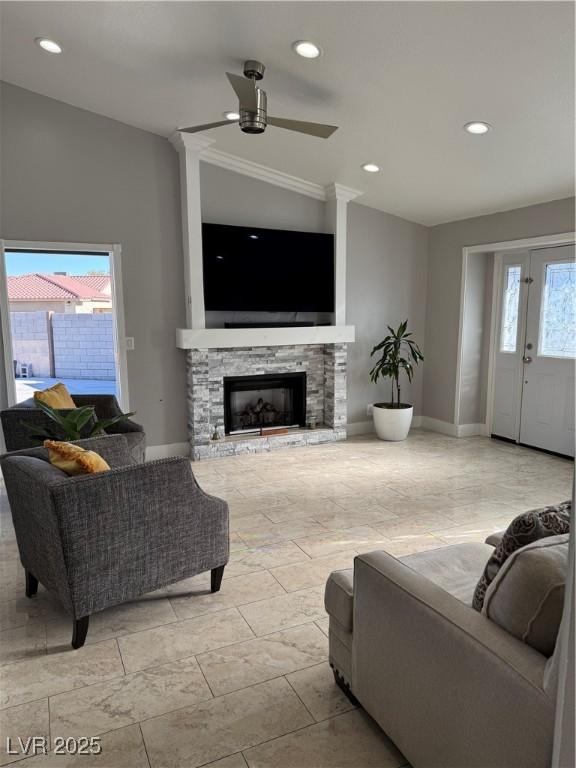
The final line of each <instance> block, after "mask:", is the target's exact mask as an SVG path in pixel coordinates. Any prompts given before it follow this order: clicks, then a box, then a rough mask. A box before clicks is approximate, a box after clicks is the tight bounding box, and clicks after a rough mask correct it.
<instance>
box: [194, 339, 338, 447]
mask: <svg viewBox="0 0 576 768" xmlns="http://www.w3.org/2000/svg"><path fill="white" fill-rule="evenodd" d="M247 393H248V394H247ZM259 401H262V402H261V403H259ZM187 402H188V438H189V441H190V447H191V454H192V458H193V459H194V460H198V459H204V458H213V457H217V456H230V455H234V454H240V453H250V452H257V451H269V450H272V449H274V448H281V447H288V446H294V445H310V444H318V443H326V442H332V441H334V440H343V439H344V438H345V437H346V344H344V343H334V344H299V345H290V346H267V347H264V346H258V347H239V348H211V349H190V350H188V351H187ZM288 422H291V423H288ZM272 427H286V428H287V433H286V434H266V429H267V428H272ZM216 435H217V439H216Z"/></svg>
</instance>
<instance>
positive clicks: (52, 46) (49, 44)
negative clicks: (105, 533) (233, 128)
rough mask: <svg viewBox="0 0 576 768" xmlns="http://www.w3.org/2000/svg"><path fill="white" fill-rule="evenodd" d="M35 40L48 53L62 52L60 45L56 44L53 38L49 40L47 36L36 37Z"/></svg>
mask: <svg viewBox="0 0 576 768" xmlns="http://www.w3.org/2000/svg"><path fill="white" fill-rule="evenodd" d="M35 42H36V45H39V46H40V48H42V50H43V51H47V52H48V53H62V46H61V45H58V43H57V42H56V41H55V40H49V39H48V38H47V37H37V38H36V40H35Z"/></svg>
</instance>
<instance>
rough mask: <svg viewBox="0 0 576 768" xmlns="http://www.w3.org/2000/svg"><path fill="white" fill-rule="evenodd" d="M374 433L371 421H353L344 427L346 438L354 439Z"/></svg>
mask: <svg viewBox="0 0 576 768" xmlns="http://www.w3.org/2000/svg"><path fill="white" fill-rule="evenodd" d="M371 432H374V422H373V421H372V419H370V420H369V421H354V422H352V423H351V424H347V425H346V434H347V435H348V437H354V436H355V435H369V434H370V433H371Z"/></svg>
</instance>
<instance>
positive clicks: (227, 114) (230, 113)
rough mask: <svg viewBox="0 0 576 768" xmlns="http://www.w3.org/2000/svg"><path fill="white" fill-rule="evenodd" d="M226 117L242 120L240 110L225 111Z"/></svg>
mask: <svg viewBox="0 0 576 768" xmlns="http://www.w3.org/2000/svg"><path fill="white" fill-rule="evenodd" d="M224 117H225V118H226V120H240V115H239V114H238V112H224Z"/></svg>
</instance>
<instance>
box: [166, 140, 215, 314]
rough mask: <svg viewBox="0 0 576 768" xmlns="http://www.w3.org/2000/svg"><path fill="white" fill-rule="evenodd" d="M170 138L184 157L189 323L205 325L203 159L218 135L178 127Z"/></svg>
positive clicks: (182, 191) (182, 178)
mask: <svg viewBox="0 0 576 768" xmlns="http://www.w3.org/2000/svg"><path fill="white" fill-rule="evenodd" d="M170 141H171V142H172V144H173V145H174V147H175V148H176V150H177V151H178V155H179V157H180V198H181V203H182V246H183V250H184V288H185V291H186V325H187V327H188V328H204V327H205V326H206V317H205V312H204V280H203V270H202V212H201V207H200V159H201V154H202V152H203V151H204V150H205V149H208V147H209V146H210V145H211V144H213V143H214V139H209V138H208V137H207V136H202V135H201V134H193V133H180V132H179V131H176V133H174V134H173V135H172V136H171V138H170Z"/></svg>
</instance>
